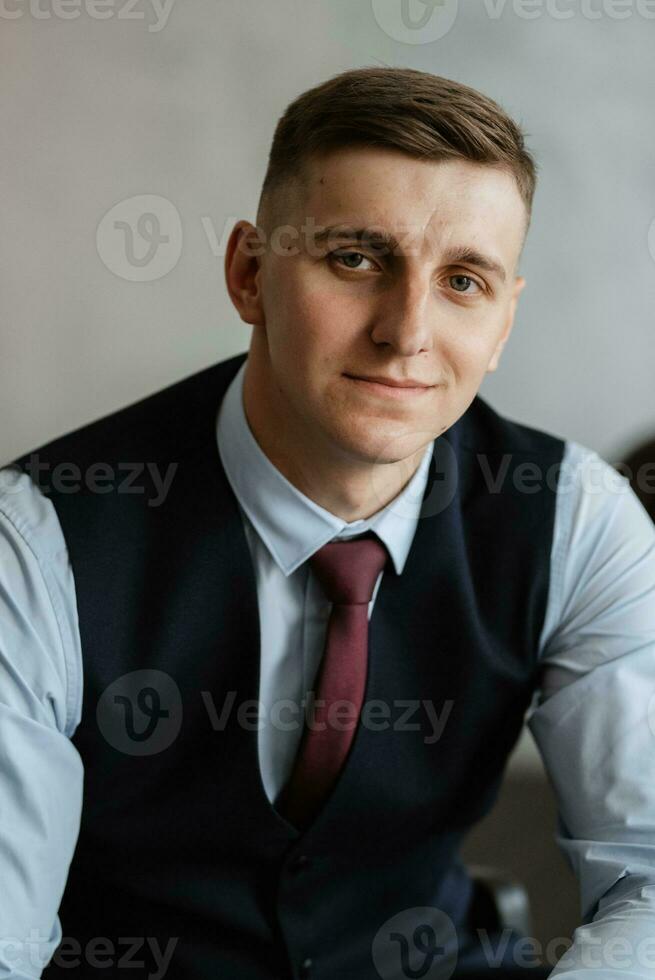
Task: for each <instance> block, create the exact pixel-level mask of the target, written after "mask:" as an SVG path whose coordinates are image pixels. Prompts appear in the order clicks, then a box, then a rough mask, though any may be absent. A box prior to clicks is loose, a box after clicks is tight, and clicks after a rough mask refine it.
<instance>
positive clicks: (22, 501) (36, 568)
mask: <svg viewBox="0 0 655 980" xmlns="http://www.w3.org/2000/svg"><path fill="white" fill-rule="evenodd" d="M0 600H1V601H0V660H1V661H2V662H3V665H4V667H5V673H4V676H5V683H4V685H3V700H4V701H5V703H7V702H8V703H10V705H11V706H12V707H14V708H15V709H16V710H18V711H20V712H21V713H22V714H26V715H27V716H29V717H31V718H32V719H33V720H35V721H40V722H42V723H44V724H46V725H50V726H54V727H56V728H58V729H59V730H60V731H61V732H64V733H65V734H67V735H70V734H72V731H73V730H74V728H75V726H76V725H77V723H78V722H79V717H80V713H81V705H80V699H81V677H80V671H81V652H80V648H79V632H78V626H77V610H76V603H75V588H74V583H73V578H72V572H71V569H70V564H69V561H68V555H67V551H66V544H65V541H64V537H63V534H62V530H61V527H60V524H59V520H58V518H57V514H56V512H55V509H54V507H53V505H52V503H51V501H50V500H48V499H47V498H46V497H45V496H44V495H43V494H42V493H41V491H40V489H39V488H38V487H37V486H36V485H35V484H34V482H33V481H32V480H31V479H30V477H29V476H28V475H27V474H25V473H21V472H20V471H19V470H18V469H16V468H15V467H4V468H2V469H0Z"/></svg>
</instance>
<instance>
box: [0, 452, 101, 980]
mask: <svg viewBox="0 0 655 980" xmlns="http://www.w3.org/2000/svg"><path fill="white" fill-rule="evenodd" d="M11 472H12V471H9V470H2V471H0V477H1V480H0V882H1V883H2V886H1V888H0V976H2V977H7V978H10V980H28V978H29V980H34V978H38V977H40V976H41V972H42V970H43V968H44V967H45V965H46V964H47V963H48V962H49V960H50V959H51V957H52V954H53V953H54V951H55V949H56V947H57V946H58V944H59V942H60V940H61V935H62V933H61V926H60V922H59V918H58V915H57V912H58V909H59V904H60V902H61V898H62V895H63V891H64V886H65V883H66V877H67V874H68V868H69V866H70V862H71V859H72V856H73V851H74V848H75V844H76V841H77V835H78V831H79V821H80V813H81V804H82V785H83V769H82V763H81V759H80V757H79V755H78V753H77V751H76V749H75V748H74V746H73V744H72V742H71V741H70V735H71V734H72V732H73V730H74V728H75V726H76V725H77V723H78V722H79V715H80V699H81V689H80V686H79V684H80V681H81V656H80V651H79V635H78V632H77V621H76V610H75V604H74V601H71V600H72V599H74V589H73V584H72V573H71V571H70V567H69V564H68V561H67V555H66V550H65V546H64V543H63V537H62V535H61V529H60V528H59V523H58V521H57V519H56V514H55V511H54V508H53V506H52V504H51V503H50V501H48V500H47V499H46V498H45V497H43V495H42V494H41V493H40V492H39V491H38V490H37V489H36V488H35V487H34V485H33V484H32V483H31V481H30V480H29V477H28V476H27V475H26V474H21V475H20V476H19V477H18V476H17V475H13V476H12V475H11Z"/></svg>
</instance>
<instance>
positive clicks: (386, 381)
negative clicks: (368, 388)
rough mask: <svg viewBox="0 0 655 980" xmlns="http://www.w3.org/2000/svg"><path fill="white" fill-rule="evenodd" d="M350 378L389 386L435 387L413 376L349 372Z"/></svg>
mask: <svg viewBox="0 0 655 980" xmlns="http://www.w3.org/2000/svg"><path fill="white" fill-rule="evenodd" d="M346 377H348V378H352V379H353V380H354V381H371V382H374V383H375V384H383V385H386V386H387V387H389V388H434V385H431V384H427V383H426V382H425V381H418V380H415V379H413V378H404V379H396V378H386V377H384V376H383V375H376V374H372V375H356V374H348V375H346Z"/></svg>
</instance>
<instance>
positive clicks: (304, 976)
mask: <svg viewBox="0 0 655 980" xmlns="http://www.w3.org/2000/svg"><path fill="white" fill-rule="evenodd" d="M311 975H312V959H311V957H310V956H308V957H307V959H304V960H303V961H302V963H301V964H300V967H299V968H298V976H299V977H300V980H309V978H310V977H311Z"/></svg>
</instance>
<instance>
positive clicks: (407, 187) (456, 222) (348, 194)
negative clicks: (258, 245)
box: [294, 153, 526, 252]
mask: <svg viewBox="0 0 655 980" xmlns="http://www.w3.org/2000/svg"><path fill="white" fill-rule="evenodd" d="M412 165H414V166H412ZM426 167H427V168H426ZM410 171H411V172H410ZM372 174H374V177H375V179H371V177H372ZM297 204H298V205H299V207H298V209H297V210H296V219H297V220H298V222H299V223H300V224H301V225H303V227H305V228H306V227H309V226H312V225H313V226H314V227H316V226H322V227H328V228H337V227H343V228H344V229H348V228H350V229H352V230H355V231H359V232H361V231H362V230H365V229H368V230H370V232H371V234H373V233H374V232H378V233H380V235H381V236H384V235H386V236H387V237H388V239H389V243H390V244H391V246H392V247H394V248H396V249H397V247H398V243H402V242H405V244H407V243H409V242H410V241H412V242H413V246H414V251H416V247H417V245H418V244H419V243H423V245H424V248H425V250H426V252H429V251H431V250H434V249H435V248H437V247H450V246H452V245H453V244H455V243H457V244H468V245H470V246H473V244H477V245H478V246H479V247H480V249H481V250H482V251H490V250H494V249H495V250H497V249H499V248H501V249H503V250H505V249H506V248H507V249H509V250H510V251H512V250H513V249H514V248H515V247H516V248H518V247H520V244H521V242H522V240H523V233H524V230H525V221H526V211H525V206H524V204H523V201H522V199H521V197H520V194H519V192H518V188H517V186H516V182H515V179H514V177H513V175H512V174H509V173H507V172H506V171H503V170H500V169H498V168H496V167H491V166H484V165H479V164H469V162H468V161H460V160H450V161H440V162H437V163H435V162H432V161H427V162H426V161H419V160H416V161H414V160H411V158H407V156H406V155H405V154H393V155H392V157H391V159H389V158H388V157H386V156H384V155H383V156H382V160H381V161H380V162H379V163H378V161H377V155H376V154H370V153H369V154H350V153H349V154H333V155H332V156H330V157H329V158H328V159H327V160H325V161H314V162H313V164H312V168H311V170H310V171H309V172H308V173H307V175H306V182H305V186H304V193H301V194H299V195H298V198H297ZM295 223H296V222H295V221H294V224H295Z"/></svg>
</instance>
